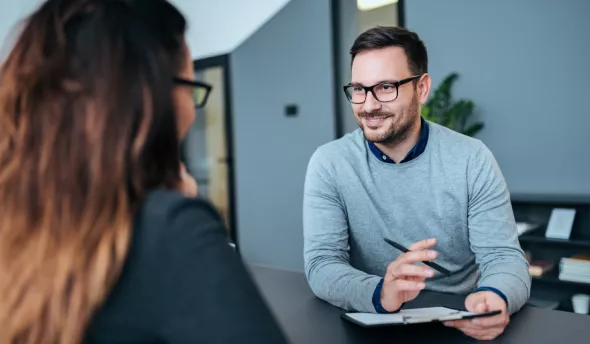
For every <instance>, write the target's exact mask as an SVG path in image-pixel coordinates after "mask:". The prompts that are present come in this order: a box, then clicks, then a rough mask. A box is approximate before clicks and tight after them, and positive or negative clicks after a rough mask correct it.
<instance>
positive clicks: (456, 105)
mask: <svg viewBox="0 0 590 344" xmlns="http://www.w3.org/2000/svg"><path fill="white" fill-rule="evenodd" d="M458 77H459V74H457V73H451V74H449V75H447V77H446V78H445V79H444V80H443V81H442V82H441V83H440V85H439V86H438V87H437V88H436V89H435V90H434V93H433V94H432V96H431V97H430V99H429V100H428V101H427V102H426V104H425V105H424V106H422V117H424V119H426V120H429V121H431V122H435V123H438V124H441V125H443V126H445V127H447V128H450V129H452V130H455V131H457V132H460V133H462V134H465V135H467V136H475V135H476V134H477V133H478V132H479V131H480V130H481V129H483V127H484V124H483V123H482V122H474V121H473V108H474V104H473V102H472V101H471V100H465V99H459V100H457V101H454V100H453V98H452V95H451V88H452V87H453V83H454V82H455V81H456V80H457V78H458Z"/></svg>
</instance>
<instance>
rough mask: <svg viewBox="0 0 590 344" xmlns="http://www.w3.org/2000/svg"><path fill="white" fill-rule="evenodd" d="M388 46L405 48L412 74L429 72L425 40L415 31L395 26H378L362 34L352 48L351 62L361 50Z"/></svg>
mask: <svg viewBox="0 0 590 344" xmlns="http://www.w3.org/2000/svg"><path fill="white" fill-rule="evenodd" d="M387 47H401V48H403V49H404V52H405V53H406V56H407V57H408V67H409V68H410V72H411V73H412V75H418V74H422V73H427V72H428V54H427V52H426V46H424V42H422V40H421V39H420V37H418V35H417V34H416V33H415V32H412V31H410V30H407V29H404V28H401V27H395V26H387V27H383V26H378V27H375V28H372V29H369V30H367V31H365V32H363V33H362V34H360V35H359V36H358V37H357V39H356V40H355V41H354V43H353V44H352V48H350V55H351V62H350V63H351V65H352V62H354V58H355V57H356V55H357V54H358V53H360V52H363V51H369V50H375V49H382V48H387Z"/></svg>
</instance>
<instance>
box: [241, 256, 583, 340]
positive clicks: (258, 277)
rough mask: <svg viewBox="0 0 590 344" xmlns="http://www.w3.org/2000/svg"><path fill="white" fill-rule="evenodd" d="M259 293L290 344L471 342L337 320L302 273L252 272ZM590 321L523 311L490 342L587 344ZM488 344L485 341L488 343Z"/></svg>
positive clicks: (446, 301) (451, 333)
mask: <svg viewBox="0 0 590 344" xmlns="http://www.w3.org/2000/svg"><path fill="white" fill-rule="evenodd" d="M250 270H251V273H252V276H253V277H254V279H255V281H256V283H257V284H258V287H259V288H260V291H261V292H262V294H263V296H264V298H265V299H266V301H267V303H268V304H269V307H270V308H271V309H272V312H273V313H274V315H275V316H276V317H277V319H278V321H279V323H280V325H281V326H282V328H283V330H284V331H285V334H286V335H287V336H288V337H289V339H290V340H291V342H292V343H293V344H299V343H305V344H315V343H321V344H329V343H350V344H352V343H363V344H364V343H385V342H393V341H395V342H398V343H399V342H401V343H406V342H408V343H410V342H411V343H422V342H425V341H429V342H431V343H432V342H435V343H463V342H470V343H473V342H475V340H473V339H471V338H469V337H467V336H464V335H463V334H462V333H461V332H459V331H458V330H456V329H452V328H447V327H445V326H443V325H442V324H440V323H432V324H419V325H407V326H392V327H385V328H362V327H359V326H356V325H354V324H352V323H349V322H348V321H345V320H343V319H341V318H340V314H341V313H342V312H343V311H342V310H341V309H339V308H336V307H333V306H331V305H330V304H328V303H326V302H324V301H321V300H320V299H318V298H317V297H315V295H313V293H312V292H311V290H310V288H309V286H308V284H307V281H306V280H305V276H304V275H303V274H301V273H297V272H291V271H285V270H277V269H271V268H264V267H258V266H251V267H250ZM463 300H464V299H463V297H461V296H457V295H450V294H441V293H434V292H426V291H425V292H422V293H421V294H420V296H419V297H418V298H417V299H416V300H414V301H412V302H410V303H408V304H406V305H407V308H415V307H428V306H445V307H450V308H461V309H462V308H463ZM589 342H590V316H587V315H579V314H574V313H568V312H561V311H553V310H546V309H540V308H533V307H525V308H523V309H522V310H521V311H520V312H518V313H517V314H515V315H513V316H512V318H511V323H510V324H509V325H508V327H507V328H506V330H505V332H504V334H502V335H501V336H500V337H498V338H497V339H496V340H495V341H493V343H558V344H560V343H561V344H572V343H589ZM486 343H489V342H486Z"/></svg>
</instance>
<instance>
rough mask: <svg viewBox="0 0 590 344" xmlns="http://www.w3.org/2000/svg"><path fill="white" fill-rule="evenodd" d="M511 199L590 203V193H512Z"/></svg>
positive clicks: (556, 202)
mask: <svg viewBox="0 0 590 344" xmlns="http://www.w3.org/2000/svg"><path fill="white" fill-rule="evenodd" d="M510 200H511V201H512V202H513V203H538V204H580V205H583V204H589V205H590V195H573V194H572V195H566V194H564V195H544V194H511V195H510Z"/></svg>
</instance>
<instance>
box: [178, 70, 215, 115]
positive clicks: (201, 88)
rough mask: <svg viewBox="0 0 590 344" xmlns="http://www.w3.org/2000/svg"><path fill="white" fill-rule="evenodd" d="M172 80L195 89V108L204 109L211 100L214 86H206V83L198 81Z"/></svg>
mask: <svg viewBox="0 0 590 344" xmlns="http://www.w3.org/2000/svg"><path fill="white" fill-rule="evenodd" d="M172 80H173V81H174V82H175V83H177V84H179V85H184V86H190V87H192V88H193V101H194V102H195V106H196V107H197V108H202V107H203V106H205V104H207V99H208V98H209V94H210V93H211V90H212V89H213V86H211V85H209V84H206V83H204V82H200V81H196V80H187V79H183V78H178V77H175V78H172Z"/></svg>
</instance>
